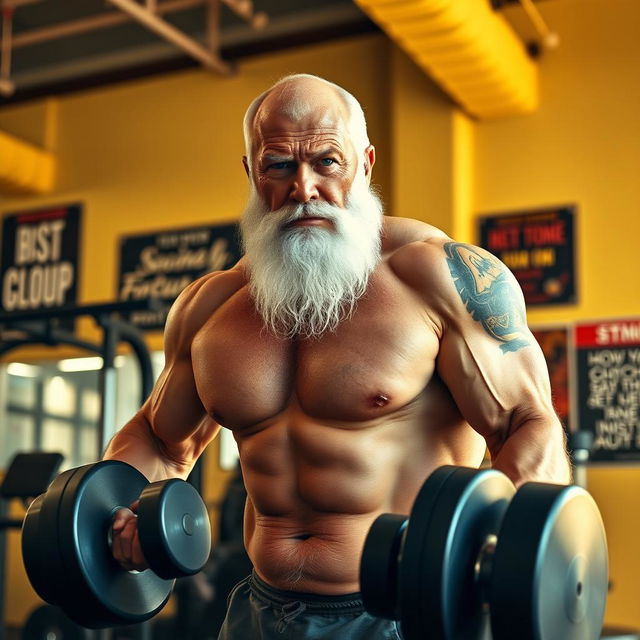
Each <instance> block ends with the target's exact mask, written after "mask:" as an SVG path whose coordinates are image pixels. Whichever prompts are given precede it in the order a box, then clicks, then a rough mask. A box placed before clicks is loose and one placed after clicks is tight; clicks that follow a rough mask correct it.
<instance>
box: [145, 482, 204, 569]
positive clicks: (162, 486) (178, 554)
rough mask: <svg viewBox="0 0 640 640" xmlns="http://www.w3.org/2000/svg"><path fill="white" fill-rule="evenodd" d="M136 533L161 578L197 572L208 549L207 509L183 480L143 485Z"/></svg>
mask: <svg viewBox="0 0 640 640" xmlns="http://www.w3.org/2000/svg"><path fill="white" fill-rule="evenodd" d="M138 534H139V536H140V544H141V546H142V549H143V550H144V554H145V559H146V560H147V562H148V563H149V566H150V567H151V568H152V569H153V571H154V573H156V574H157V575H159V576H161V577H163V578H169V577H178V576H190V575H194V574H195V573H198V571H200V570H201V569H202V567H203V566H204V565H205V563H206V561H207V559H208V558H209V554H210V552H211V527H210V524H209V514H208V513H207V508H206V506H205V504H204V502H203V501H202V498H201V497H200V494H199V493H198V491H197V490H196V489H195V487H194V486H193V485H191V484H189V483H188V482H185V481H184V480H177V479H172V480H164V481H162V482H154V483H152V484H149V485H148V486H146V487H145V489H144V491H143V492H142V494H141V495H140V505H139V506H138Z"/></svg>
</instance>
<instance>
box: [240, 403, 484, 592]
mask: <svg viewBox="0 0 640 640" xmlns="http://www.w3.org/2000/svg"><path fill="white" fill-rule="evenodd" d="M420 414H421V412H420V410H419V409H418V408H416V407H413V408H410V409H405V410H403V411H399V412H397V414H396V415H391V416H389V415H388V416H386V417H385V418H384V420H376V421H372V422H368V423H366V424H362V423H356V424H353V423H349V424H347V425H344V424H342V425H340V424H327V423H326V421H325V422H324V423H318V422H316V421H314V420H312V419H310V418H308V417H307V416H304V415H302V414H301V413H300V412H299V411H292V410H291V411H286V412H285V413H283V414H281V415H280V416H278V417H277V418H276V419H274V420H271V421H268V422H267V423H265V424H263V425H260V428H254V429H252V430H251V433H247V432H243V431H244V430H242V431H241V432H240V433H238V432H236V438H237V440H238V445H239V449H240V457H241V462H242V467H243V472H244V478H245V483H246V486H247V492H248V495H249V498H248V500H247V506H246V511H245V544H246V547H247V551H248V553H249V556H250V558H251V561H252V562H253V565H254V568H255V570H256V572H257V573H258V575H259V576H260V577H261V578H262V579H263V580H265V581H266V582H267V583H269V584H271V585H272V586H274V587H276V588H279V589H285V590H291V591H299V592H306V593H318V594H327V595H340V594H346V593H353V592H357V591H359V590H360V587H359V581H358V574H359V566H360V556H361V554H362V548H363V545H364V541H365V538H366V535H367V532H368V530H369V528H370V526H371V524H372V523H373V521H374V520H375V518H376V517H377V516H378V515H380V514H381V513H386V512H391V513H403V514H408V513H409V512H410V510H411V506H412V504H413V501H414V499H415V496H416V494H417V492H418V490H419V489H420V487H421V486H422V483H423V482H424V480H425V479H426V477H427V476H428V475H429V473H430V472H431V471H433V470H434V469H435V468H437V467H438V466H441V465H443V464H459V465H470V466H477V465H478V464H479V463H480V461H481V460H482V454H483V452H484V446H483V444H482V441H481V440H479V437H478V436H477V434H475V433H474V432H472V431H471V429H470V428H469V427H468V425H466V423H464V422H463V421H462V420H461V419H460V420H457V421H456V424H451V423H449V424H447V425H444V424H441V425H431V428H425V426H424V424H422V426H420V424H419V422H421V420H420V421H419V420H418V418H419V417H420ZM422 417H424V416H422Z"/></svg>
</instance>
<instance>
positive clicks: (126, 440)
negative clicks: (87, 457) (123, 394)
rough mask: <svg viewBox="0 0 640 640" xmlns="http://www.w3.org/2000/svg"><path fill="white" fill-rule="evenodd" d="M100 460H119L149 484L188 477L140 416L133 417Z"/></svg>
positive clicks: (184, 466)
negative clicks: (133, 469)
mask: <svg viewBox="0 0 640 640" xmlns="http://www.w3.org/2000/svg"><path fill="white" fill-rule="evenodd" d="M103 459H104V460H120V461H122V462H126V463H128V464H130V465H131V466H133V467H135V468H136V469H138V471H140V472H141V473H142V474H144V475H145V476H146V478H147V479H148V480H149V482H156V481H157V480H165V479H168V478H183V479H185V478H186V477H187V475H189V471H190V470H191V468H190V467H187V466H186V465H183V464H182V465H180V464H177V463H176V462H175V460H172V459H171V458H170V457H169V456H168V455H167V453H166V451H165V448H164V445H163V443H162V441H161V440H160V439H159V438H157V437H156V435H155V434H154V433H153V429H152V428H151V425H150V424H149V421H148V420H147V419H146V418H145V416H144V414H143V413H142V412H139V413H137V414H136V415H135V416H134V417H133V418H132V419H131V420H130V421H129V422H128V423H127V424H126V425H125V426H124V427H123V428H122V429H120V431H118V432H117V433H116V435H115V436H114V437H113V438H112V439H111V442H109V444H108V446H107V448H106V450H105V453H104V456H103Z"/></svg>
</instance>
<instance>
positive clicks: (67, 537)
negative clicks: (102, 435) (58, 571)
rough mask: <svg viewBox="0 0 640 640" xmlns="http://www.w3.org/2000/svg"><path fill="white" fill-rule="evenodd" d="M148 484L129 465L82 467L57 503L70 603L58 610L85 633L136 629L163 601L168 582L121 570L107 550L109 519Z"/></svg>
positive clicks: (169, 586) (145, 573)
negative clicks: (85, 629)
mask: <svg viewBox="0 0 640 640" xmlns="http://www.w3.org/2000/svg"><path fill="white" fill-rule="evenodd" d="M147 484H148V482H147V479H146V478H145V477H144V476H143V475H142V474H141V473H140V472H139V471H137V469H134V468H133V467H131V466H130V465H128V464H125V463H123V462H118V461H115V460H107V461H103V462H99V463H97V464H91V465H86V466H84V467H80V468H79V469H77V470H76V472H75V473H74V474H73V475H72V476H71V478H70V480H69V482H68V483H67V486H66V487H65V490H64V492H63V494H62V497H61V500H60V509H59V517H58V522H57V525H58V544H59V548H60V554H61V557H62V563H63V565H64V571H65V573H66V579H65V580H66V584H67V588H68V590H69V592H70V593H71V594H73V598H72V599H69V598H65V602H63V603H62V605H61V606H62V608H63V610H64V611H65V613H66V614H67V615H68V616H69V617H70V618H71V619H72V620H74V621H75V622H77V623H78V624H80V625H82V626H85V627H89V628H96V629H97V628H103V627H111V626H115V625H121V624H135V623H138V622H143V621H144V620H147V619H149V618H151V617H152V616H154V615H155V614H156V613H157V612H158V611H159V610H160V609H161V608H162V607H163V606H164V605H165V604H166V602H167V600H168V599H169V595H170V593H171V589H172V587H173V581H172V580H164V579H162V578H160V577H158V576H157V575H155V574H154V573H153V572H152V571H149V570H147V571H142V572H132V571H125V570H124V569H123V568H122V567H120V565H119V564H118V563H117V562H116V561H115V560H114V558H113V555H112V552H111V547H110V545H109V532H110V530H111V524H112V520H113V515H114V513H115V510H116V509H117V508H118V507H127V506H129V505H130V504H132V503H133V502H134V501H135V500H137V499H138V496H139V495H140V493H141V492H142V490H143V489H144V487H146V486H147Z"/></svg>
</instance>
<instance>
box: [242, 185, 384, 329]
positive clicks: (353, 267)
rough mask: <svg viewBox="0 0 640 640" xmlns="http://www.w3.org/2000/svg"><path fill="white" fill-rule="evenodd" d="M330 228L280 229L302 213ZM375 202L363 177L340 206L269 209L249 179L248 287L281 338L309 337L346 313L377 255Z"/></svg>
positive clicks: (245, 220) (378, 209)
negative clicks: (322, 221)
mask: <svg viewBox="0 0 640 640" xmlns="http://www.w3.org/2000/svg"><path fill="white" fill-rule="evenodd" d="M308 216H313V217H322V218H326V219H328V220H330V221H331V222H332V225H333V228H332V229H326V228H324V227H317V226H307V227H293V228H290V229H285V226H286V225H287V224H289V223H290V222H293V221H294V220H297V219H299V218H303V217H308ZM381 227H382V203H381V201H380V199H379V198H378V196H377V195H376V194H375V193H374V192H373V191H372V190H371V189H370V188H369V186H368V185H367V184H366V182H365V180H364V178H363V177H361V176H358V179H356V181H355V182H354V184H353V186H352V189H351V192H350V194H349V197H348V199H347V203H346V207H345V208H344V209H342V208H340V207H337V206H334V205H331V204H329V203H327V202H320V201H311V202H310V203H308V204H304V205H303V204H294V205H287V206H284V207H282V208H281V209H278V210H277V211H269V209H268V207H266V206H265V204H264V202H262V200H261V199H260V197H259V196H258V194H257V192H256V190H255V187H253V185H252V187H251V193H250V196H249V201H248V203H247V207H246V209H245V212H244V214H243V216H242V221H241V231H242V240H243V245H244V251H245V255H246V257H247V260H248V262H249V268H250V274H251V275H250V284H249V289H250V292H251V295H252V296H253V299H254V302H255V305H256V309H257V310H258V312H259V313H260V315H261V316H262V318H263V320H264V323H265V326H266V327H267V329H269V330H270V331H272V332H273V333H274V334H275V335H277V336H279V337H282V338H292V337H294V336H300V337H304V338H310V337H317V336H320V335H321V334H323V333H324V332H326V331H335V329H336V328H337V326H338V324H339V323H340V322H341V321H343V320H345V319H346V318H349V317H350V316H351V315H352V314H353V312H354V310H355V307H356V302H357V301H358V299H359V298H360V297H361V296H362V295H363V294H364V293H365V291H366V289H367V284H368V282H369V276H370V275H371V273H372V271H373V270H374V269H375V267H376V265H377V264H378V262H379V261H380V243H381V237H380V232H381Z"/></svg>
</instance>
